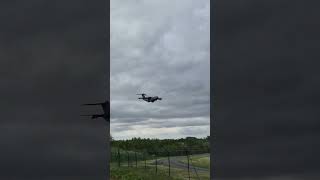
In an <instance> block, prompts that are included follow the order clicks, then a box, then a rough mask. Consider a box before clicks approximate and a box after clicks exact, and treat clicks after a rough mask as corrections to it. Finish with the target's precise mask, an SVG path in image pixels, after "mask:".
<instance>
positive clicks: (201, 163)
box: [181, 154, 210, 169]
mask: <svg viewBox="0 0 320 180" xmlns="http://www.w3.org/2000/svg"><path fill="white" fill-rule="evenodd" d="M190 159H191V161H190V164H192V165H193V166H196V167H201V168H206V169H210V154H205V155H203V154H201V155H191V156H190ZM181 161H182V162H184V163H187V162H188V160H187V158H183V159H181Z"/></svg>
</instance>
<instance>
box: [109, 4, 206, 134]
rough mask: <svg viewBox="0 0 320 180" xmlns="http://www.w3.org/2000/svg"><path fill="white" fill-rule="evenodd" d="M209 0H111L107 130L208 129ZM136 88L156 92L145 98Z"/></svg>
mask: <svg viewBox="0 0 320 180" xmlns="http://www.w3.org/2000/svg"><path fill="white" fill-rule="evenodd" d="M209 3H210V1H209V0H202V1H197V0H184V1H183V3H181V1H179V0H153V1H146V0H136V1H132V0H122V1H116V0H112V1H111V12H110V15H111V17H110V19H111V22H110V31H111V32H110V33H111V49H110V52H111V54H110V56H111V68H110V70H111V77H110V78H111V79H110V86H111V87H110V88H111V89H110V90H111V94H110V97H111V134H112V136H113V137H114V138H116V139H127V138H131V137H150V138H180V137H186V136H196V137H205V136H207V135H209V133H210V129H209V128H210V117H209V112H210V111H209V107H210V83H209V81H210V68H209V65H210V4H209ZM137 93H146V94H147V95H151V96H152V95H158V96H160V97H162V98H163V100H162V101H156V102H155V103H147V102H143V101H141V100H138V99H137V96H136V94H137Z"/></svg>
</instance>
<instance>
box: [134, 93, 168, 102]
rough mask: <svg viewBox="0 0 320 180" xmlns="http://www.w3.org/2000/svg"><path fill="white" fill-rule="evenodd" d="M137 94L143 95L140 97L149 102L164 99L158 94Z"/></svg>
mask: <svg viewBox="0 0 320 180" xmlns="http://www.w3.org/2000/svg"><path fill="white" fill-rule="evenodd" d="M137 95H141V96H142V97H141V98H138V99H142V100H144V101H147V102H152V103H153V102H155V101H157V100H162V98H160V97H158V96H146V94H137Z"/></svg>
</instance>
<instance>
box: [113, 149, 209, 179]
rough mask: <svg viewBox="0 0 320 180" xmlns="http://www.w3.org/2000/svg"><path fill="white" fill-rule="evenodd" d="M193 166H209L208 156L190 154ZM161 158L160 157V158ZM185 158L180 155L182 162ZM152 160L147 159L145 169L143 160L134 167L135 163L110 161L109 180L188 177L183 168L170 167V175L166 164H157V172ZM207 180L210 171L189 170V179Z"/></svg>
mask: <svg viewBox="0 0 320 180" xmlns="http://www.w3.org/2000/svg"><path fill="white" fill-rule="evenodd" d="M191 158H192V162H193V164H194V166H198V167H202V168H208V169H209V167H210V156H209V154H205V155H203V154H202V155H193V156H191ZM160 159H161V158H160ZM184 159H185V158H183V157H181V159H179V160H181V161H182V162H185V161H186V160H184ZM153 161H154V160H147V168H146V169H145V168H144V166H145V163H144V161H139V162H138V167H135V163H131V166H132V167H127V163H122V164H121V167H118V165H117V163H111V180H148V179H150V180H185V179H189V178H188V177H189V174H188V171H187V170H185V169H178V168H173V167H171V168H170V175H171V176H170V177H169V170H168V166H165V165H158V172H157V173H156V171H155V165H154V164H152V162H153ZM198 177H199V178H200V179H201V180H209V179H210V173H209V171H208V172H198V173H197V174H195V173H192V172H190V179H191V180H197V179H199V178H198Z"/></svg>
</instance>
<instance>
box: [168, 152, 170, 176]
mask: <svg viewBox="0 0 320 180" xmlns="http://www.w3.org/2000/svg"><path fill="white" fill-rule="evenodd" d="M168 163H169V176H170V152H169V151H168Z"/></svg>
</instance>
